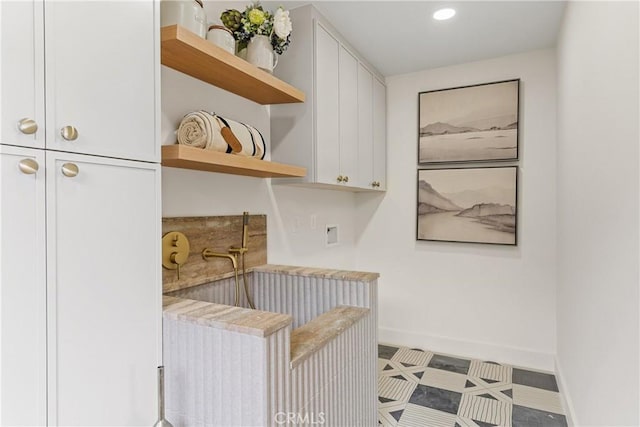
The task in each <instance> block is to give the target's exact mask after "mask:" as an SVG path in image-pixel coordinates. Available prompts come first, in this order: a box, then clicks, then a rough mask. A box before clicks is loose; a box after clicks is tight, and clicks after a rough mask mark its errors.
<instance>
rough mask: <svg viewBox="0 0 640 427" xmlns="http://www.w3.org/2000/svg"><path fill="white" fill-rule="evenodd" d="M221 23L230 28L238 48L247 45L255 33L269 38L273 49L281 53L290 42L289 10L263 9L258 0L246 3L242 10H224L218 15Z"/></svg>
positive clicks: (240, 48)
mask: <svg viewBox="0 0 640 427" xmlns="http://www.w3.org/2000/svg"><path fill="white" fill-rule="evenodd" d="M220 19H221V20H222V24H223V25H224V26H225V27H227V28H228V29H230V30H231V32H232V33H233V37H234V38H235V39H236V41H237V42H238V50H242V49H244V48H246V47H247V45H248V44H249V41H250V40H251V39H252V38H253V37H254V36H257V35H264V36H267V37H269V38H270V40H271V46H273V50H274V51H275V52H276V53H277V54H278V55H282V53H284V51H286V50H287V47H289V43H291V29H292V25H291V19H290V18H289V11H288V10H284V8H282V7H279V8H278V9H276V11H275V13H271V12H269V11H267V10H264V8H263V7H262V5H261V4H260V2H255V3H252V4H250V5H248V6H247V7H246V8H245V10H244V11H243V12H240V11H238V10H236V9H229V10H226V11H224V12H223V13H222V15H220Z"/></svg>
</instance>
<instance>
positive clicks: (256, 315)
mask: <svg viewBox="0 0 640 427" xmlns="http://www.w3.org/2000/svg"><path fill="white" fill-rule="evenodd" d="M162 306H163V311H164V315H165V316H168V317H170V318H172V319H175V320H186V321H189V322H192V323H195V324H198V325H203V326H209V327H212V328H217V329H225V330H228V331H234V332H239V333H242V334H247V335H254V336H257V337H267V336H269V335H271V334H273V333H274V332H276V331H278V330H280V329H282V328H284V327H286V326H289V325H290V324H291V323H292V317H291V316H289V315H288V314H280V313H271V312H269V311H260V310H250V309H247V308H242V307H232V306H229V305H223V304H214V303H210V302H204V301H196V300H189V299H182V298H174V297H169V296H164V297H163V300H162Z"/></svg>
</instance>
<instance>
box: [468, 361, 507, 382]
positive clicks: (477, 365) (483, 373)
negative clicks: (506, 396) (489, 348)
mask: <svg viewBox="0 0 640 427" xmlns="http://www.w3.org/2000/svg"><path fill="white" fill-rule="evenodd" d="M512 369H513V368H512V367H511V366H509V365H498V364H497V363H492V362H482V361H480V360H472V361H471V366H470V367H469V373H468V375H469V376H470V377H477V378H483V379H489V380H495V381H500V382H507V383H510V382H511V372H512Z"/></svg>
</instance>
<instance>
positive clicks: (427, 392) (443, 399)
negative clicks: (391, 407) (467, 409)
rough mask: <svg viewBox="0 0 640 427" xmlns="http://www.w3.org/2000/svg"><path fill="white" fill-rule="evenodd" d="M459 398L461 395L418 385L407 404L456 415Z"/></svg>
mask: <svg viewBox="0 0 640 427" xmlns="http://www.w3.org/2000/svg"><path fill="white" fill-rule="evenodd" d="M461 397H462V394H460V393H457V392H455V391H449V390H444V389H441V388H436V387H429V386H426V385H423V384H418V385H417V387H416V388H415V390H414V392H413V394H412V395H411V397H410V398H409V403H413V404H415V405H420V406H424V407H427V408H431V409H436V410H438V411H442V412H448V413H449V414H453V415H456V414H457V413H458V406H459V405H460V399H461Z"/></svg>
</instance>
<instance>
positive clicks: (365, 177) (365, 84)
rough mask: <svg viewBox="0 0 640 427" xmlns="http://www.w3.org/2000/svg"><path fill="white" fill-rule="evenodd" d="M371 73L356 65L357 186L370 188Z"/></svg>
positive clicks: (371, 143)
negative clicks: (358, 169) (358, 171)
mask: <svg viewBox="0 0 640 427" xmlns="http://www.w3.org/2000/svg"><path fill="white" fill-rule="evenodd" d="M372 126H373V75H372V74H371V72H369V70H367V69H366V68H365V67H364V66H363V65H362V64H359V66H358V127H359V132H358V134H359V138H358V162H359V166H360V175H359V176H358V186H359V187H363V188H372V187H371V183H372V182H373V179H372V178H373V128H372Z"/></svg>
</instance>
